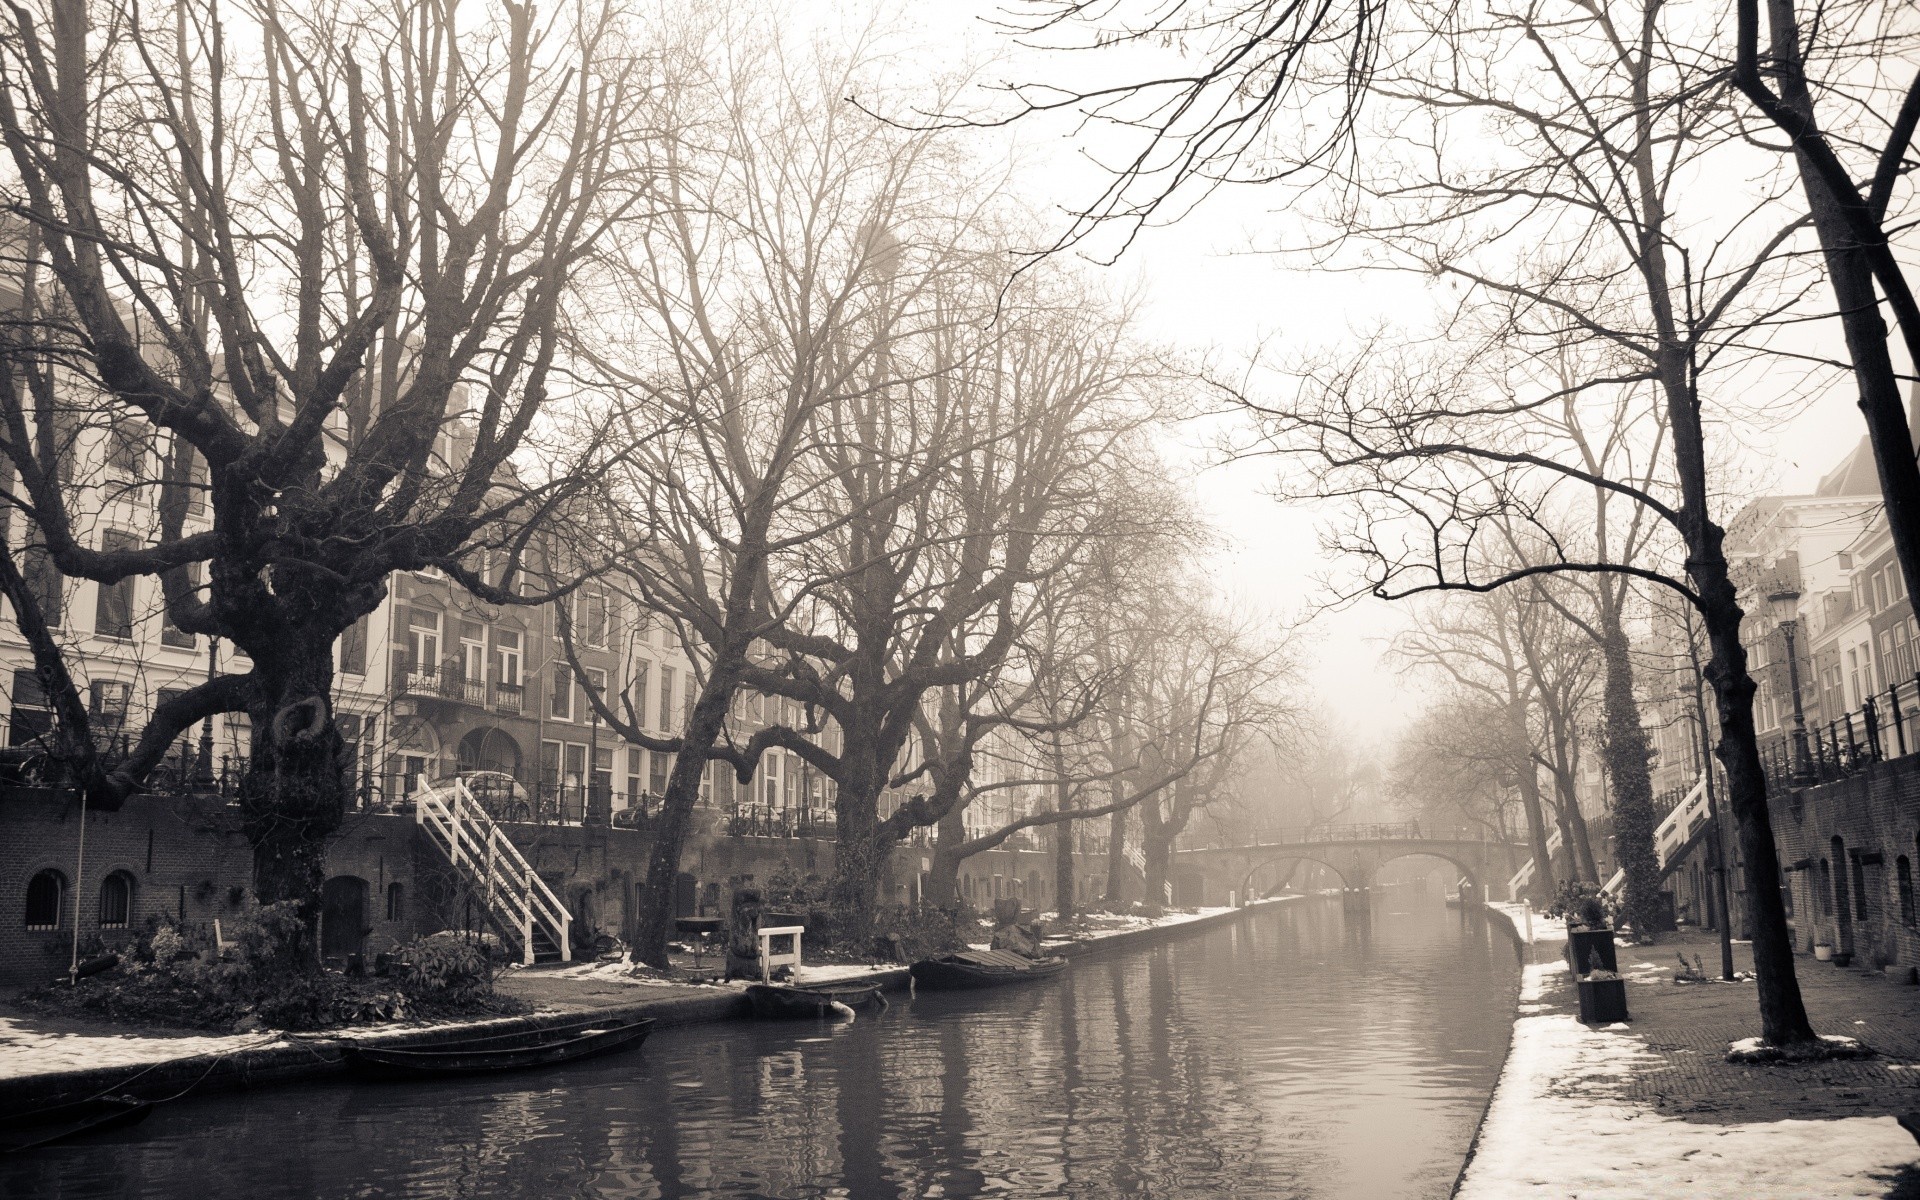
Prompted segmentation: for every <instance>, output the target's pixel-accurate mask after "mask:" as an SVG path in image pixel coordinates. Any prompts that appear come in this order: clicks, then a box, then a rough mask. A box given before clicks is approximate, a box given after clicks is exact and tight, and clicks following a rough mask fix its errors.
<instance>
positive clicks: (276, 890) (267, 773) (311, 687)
mask: <svg viewBox="0 0 1920 1200" xmlns="http://www.w3.org/2000/svg"><path fill="white" fill-rule="evenodd" d="M249 649H251V650H253V651H254V653H253V663H254V670H253V675H254V679H255V690H254V698H253V700H252V702H251V703H250V704H249V705H248V707H247V715H248V717H249V718H250V723H251V728H252V737H251V746H250V747H249V761H248V770H247V774H246V777H245V778H244V779H242V780H241V781H240V814H241V819H242V824H243V828H244V830H245V833H246V837H247V842H248V844H249V845H251V846H252V847H253V890H254V895H255V896H256V897H257V898H258V899H259V901H260V903H262V904H276V903H280V902H282V901H289V900H290V901H293V902H295V903H297V904H299V905H300V916H301V920H302V921H303V922H304V923H305V925H306V928H307V944H306V945H305V946H304V947H289V948H288V949H289V951H290V952H293V953H295V954H297V955H298V956H299V957H301V958H304V959H307V960H309V961H311V960H312V959H313V958H314V956H315V955H316V954H317V953H318V950H319V943H318V941H317V940H316V939H315V937H314V935H315V933H316V932H317V929H318V924H319V920H320V889H321V885H322V884H324V883H325V882H326V878H327V841H328V839H329V838H331V837H332V835H333V833H334V832H335V831H336V830H338V829H339V828H340V822H341V819H342V818H343V816H344V815H345V811H346V802H347V798H348V794H349V792H348V789H349V784H348V780H347V774H346V743H345V742H344V741H343V740H342V739H341V737H340V731H339V730H338V729H336V728H335V727H334V723H333V704H332V700H331V696H332V694H333V639H332V637H330V636H326V635H320V634H316V635H313V636H308V637H298V636H290V637H287V638H285V639H283V640H281V641H280V642H279V643H277V644H272V645H266V646H260V647H249Z"/></svg>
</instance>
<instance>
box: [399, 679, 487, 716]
mask: <svg viewBox="0 0 1920 1200" xmlns="http://www.w3.org/2000/svg"><path fill="white" fill-rule="evenodd" d="M393 694H394V695H395V696H412V697H416V698H419V699H424V700H452V701H454V702H456V703H459V704H471V705H473V706H474V707H475V708H483V707H485V706H486V702H487V685H486V683H485V682H484V681H482V680H479V679H468V678H466V677H465V676H463V675H460V674H459V673H457V672H454V671H402V672H401V673H400V674H399V675H397V676H396V677H395V678H394V681H393Z"/></svg>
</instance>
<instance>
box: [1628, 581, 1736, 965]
mask: <svg viewBox="0 0 1920 1200" xmlns="http://www.w3.org/2000/svg"><path fill="white" fill-rule="evenodd" d="M1734 620H1735V622H1736V626H1737V623H1738V621H1739V618H1738V617H1737V616H1736V617H1735V618H1734ZM1600 632H1601V642H1600V659H1601V663H1602V665H1603V667H1604V671H1605V681H1606V699H1605V704H1606V710H1605V723H1604V729H1605V738H1604V741H1603V743H1602V752H1603V753H1604V754H1605V756H1606V763H1607V779H1608V781H1609V782H1611V783H1612V784H1613V845H1614V853H1615V855H1616V856H1617V857H1618V858H1619V862H1620V869H1621V870H1622V871H1624V872H1626V882H1625V886H1624V888H1623V889H1622V895H1623V897H1624V900H1625V910H1626V917H1627V920H1628V922H1629V923H1631V924H1632V925H1633V927H1634V929H1635V930H1637V931H1639V932H1640V933H1641V934H1643V935H1651V934H1652V933H1653V931H1654V928H1655V925H1656V922H1657V921H1658V919H1659V912H1660V865H1659V860H1658V859H1657V858H1656V857H1655V855H1654V849H1653V833H1654V829H1655V827H1656V826H1658V825H1659V823H1660V821H1659V818H1658V816H1656V815H1655V813H1654V811H1653V777H1652V775H1651V774H1650V773H1649V771H1648V768H1647V759H1648V748H1647V732H1646V730H1645V729H1644V728H1643V727H1642V726H1641V724H1640V703H1639V701H1638V700H1637V699H1636V698H1635V696H1634V693H1633V659H1632V657H1631V656H1630V655H1629V653H1628V645H1627V635H1626V632H1625V631H1624V630H1623V629H1622V628H1621V624H1620V613H1619V610H1618V607H1617V606H1616V605H1612V604H1602V605H1601V606H1600Z"/></svg>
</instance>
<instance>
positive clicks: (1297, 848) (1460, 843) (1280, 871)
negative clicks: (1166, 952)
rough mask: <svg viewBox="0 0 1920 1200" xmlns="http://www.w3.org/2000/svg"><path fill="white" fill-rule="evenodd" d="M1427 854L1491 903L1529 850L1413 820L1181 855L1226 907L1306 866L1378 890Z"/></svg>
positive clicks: (1296, 833)
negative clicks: (1390, 873)
mask: <svg viewBox="0 0 1920 1200" xmlns="http://www.w3.org/2000/svg"><path fill="white" fill-rule="evenodd" d="M1509 849H1511V850H1512V852H1513V853H1511V854H1510V853H1509ZM1419 854H1424V855H1427V856H1429V857H1432V858H1440V859H1445V860H1446V861H1447V862H1449V863H1452V864H1453V865H1454V866H1455V867H1457V868H1458V869H1459V871H1460V873H1461V875H1463V876H1465V877H1466V879H1467V881H1468V882H1469V883H1470V884H1472V885H1473V886H1474V887H1475V889H1476V890H1478V891H1479V894H1480V895H1482V896H1486V895H1488V894H1489V893H1488V892H1487V890H1486V889H1487V887H1488V886H1489V885H1491V886H1492V887H1493V888H1494V889H1495V892H1494V893H1493V894H1498V893H1499V892H1504V891H1505V890H1506V883H1507V879H1508V877H1509V876H1510V875H1511V874H1512V873H1513V866H1512V864H1513V863H1516V862H1523V861H1525V859H1526V857H1527V849H1526V847H1525V845H1524V844H1520V843H1515V844H1513V845H1512V846H1511V848H1510V847H1509V845H1508V843H1505V842H1498V841H1487V840H1485V839H1484V838H1476V837H1469V836H1467V831H1465V830H1455V829H1432V828H1427V829H1422V828H1421V826H1420V824H1419V822H1417V821H1409V822H1402V823H1398V824H1377V825H1321V826H1313V827H1309V828H1304V829H1278V830H1264V831H1261V832H1259V833H1257V834H1256V836H1255V838H1254V841H1253V844H1251V845H1246V846H1228V847H1216V848H1211V849H1203V850H1181V851H1179V852H1177V853H1176V854H1175V856H1174V858H1175V865H1176V868H1177V869H1182V870H1183V872H1184V873H1191V872H1193V871H1196V870H1197V871H1198V872H1199V873H1200V874H1201V875H1202V877H1203V878H1204V879H1205V891H1206V902H1207V903H1209V904H1221V903H1225V902H1226V899H1227V896H1228V894H1229V893H1232V894H1233V895H1234V896H1236V897H1245V898H1252V897H1255V896H1264V895H1267V894H1268V893H1270V892H1273V891H1275V890H1276V889H1278V888H1279V887H1280V886H1281V885H1282V884H1283V883H1285V882H1286V880H1287V877H1288V874H1289V870H1288V869H1289V868H1290V867H1292V866H1294V865H1296V864H1298V863H1303V862H1308V863H1318V864H1319V865H1321V866H1323V867H1326V868H1327V869H1328V870H1330V871H1332V872H1333V873H1334V874H1336V875H1338V876H1339V877H1340V878H1341V880H1342V882H1344V883H1345V885H1346V886H1347V887H1348V888H1352V889H1359V888H1370V887H1372V886H1373V880H1374V877H1375V876H1376V875H1378V874H1379V872H1380V868H1381V867H1383V866H1385V865H1386V864H1388V863H1390V862H1392V861H1393V860H1394V859H1397V858H1407V857H1410V856H1413V855H1419Z"/></svg>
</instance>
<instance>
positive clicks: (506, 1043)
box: [345, 1019, 653, 1079]
mask: <svg viewBox="0 0 1920 1200" xmlns="http://www.w3.org/2000/svg"><path fill="white" fill-rule="evenodd" d="M652 1028H653V1021H652V1020H651V1019H648V1020H644V1021H634V1022H632V1023H630V1024H626V1025H614V1026H606V1027H600V1028H582V1027H580V1026H578V1025H573V1026H564V1027H560V1028H556V1029H536V1030H532V1031H523V1032H519V1033H506V1034H496V1035H495V1036H493V1037H484V1038H469V1039H467V1040H465V1041H457V1042H442V1043H440V1044H439V1045H435V1046H427V1047H421V1048H419V1049H392V1050H389V1049H384V1048H382V1047H377V1046H348V1047H347V1048H346V1051H345V1054H346V1057H347V1062H348V1064H349V1065H350V1066H351V1067H352V1068H353V1069H354V1071H355V1072H356V1073H357V1074H361V1075H367V1076H372V1077H375V1078H384V1079H422V1078H434V1077H436V1076H441V1075H471V1074H477V1073H482V1072H487V1071H517V1070H523V1069H525V1068H527V1067H545V1066H552V1065H553V1064H555V1063H563V1062H573V1061H575V1060H576V1059H582V1058H592V1057H594V1056H596V1055H600V1054H611V1053H613V1052H614V1051H616V1050H624V1049H627V1048H629V1047H632V1046H637V1045H639V1044H640V1043H641V1042H643V1041H645V1040H646V1037H647V1032H648V1031H649V1030H650V1029H652Z"/></svg>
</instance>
